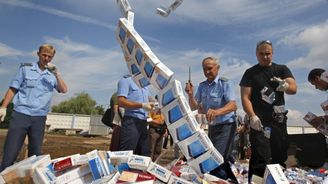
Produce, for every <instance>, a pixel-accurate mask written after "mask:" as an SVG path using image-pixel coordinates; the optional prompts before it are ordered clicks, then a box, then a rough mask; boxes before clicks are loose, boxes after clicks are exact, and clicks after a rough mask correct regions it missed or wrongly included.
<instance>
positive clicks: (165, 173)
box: [147, 162, 172, 182]
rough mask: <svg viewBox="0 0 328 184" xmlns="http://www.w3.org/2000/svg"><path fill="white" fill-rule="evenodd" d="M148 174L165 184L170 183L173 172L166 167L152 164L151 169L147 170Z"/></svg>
mask: <svg viewBox="0 0 328 184" xmlns="http://www.w3.org/2000/svg"><path fill="white" fill-rule="evenodd" d="M147 172H149V173H150V174H152V175H154V176H155V177H156V178H158V179H159V180H161V181H163V182H168V181H169V179H170V177H171V174H172V172H171V171H169V170H167V169H165V168H164V167H162V166H160V165H158V164H156V163H154V162H152V163H150V164H149V167H148V169H147Z"/></svg>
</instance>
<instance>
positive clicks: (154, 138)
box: [149, 127, 164, 162]
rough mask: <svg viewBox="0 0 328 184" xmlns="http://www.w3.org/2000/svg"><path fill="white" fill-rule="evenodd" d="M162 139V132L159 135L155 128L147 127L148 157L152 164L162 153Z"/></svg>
mask: <svg viewBox="0 0 328 184" xmlns="http://www.w3.org/2000/svg"><path fill="white" fill-rule="evenodd" d="M163 137H164V136H163V132H161V133H159V132H157V131H156V128H152V127H149V141H150V152H151V155H150V157H151V159H152V161H153V162H154V161H156V159H157V158H158V156H159V155H160V154H161V152H162V146H163Z"/></svg>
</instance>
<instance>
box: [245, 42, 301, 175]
mask: <svg viewBox="0 0 328 184" xmlns="http://www.w3.org/2000/svg"><path fill="white" fill-rule="evenodd" d="M272 54H273V48H272V43H271V42H270V41H268V40H265V41H260V42H259V43H258V44H257V46H256V57H257V60H258V64H256V65H254V66H253V67H251V68H249V69H247V70H246V72H245V73H244V75H243V77H242V79H241V81H240V84H239V85H240V87H241V99H242V105H243V108H244V111H245V112H246V114H247V115H248V116H249V122H248V123H249V125H250V127H251V131H250V142H251V151H252V156H251V159H250V163H249V179H251V177H252V175H253V174H255V175H258V176H261V177H263V174H264V171H265V167H266V165H267V164H274V163H278V164H280V165H283V166H285V164H284V162H285V161H286V159H287V147H288V141H287V125H286V122H287V116H286V114H287V110H285V107H284V105H285V99H284V94H285V93H286V94H295V93H296V91H297V85H296V82H295V80H294V77H293V75H292V73H291V71H290V70H289V69H288V68H287V66H285V65H279V64H276V63H273V62H272Z"/></svg>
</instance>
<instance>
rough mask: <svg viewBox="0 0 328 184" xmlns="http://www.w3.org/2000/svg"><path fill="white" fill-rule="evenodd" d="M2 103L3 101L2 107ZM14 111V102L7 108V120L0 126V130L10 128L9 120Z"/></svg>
mask: <svg viewBox="0 0 328 184" xmlns="http://www.w3.org/2000/svg"><path fill="white" fill-rule="evenodd" d="M2 102H3V100H2V101H1V103H0V105H2ZM13 109H14V104H13V103H12V102H10V103H9V104H8V106H7V114H6V117H5V120H4V122H2V123H1V124H0V128H8V126H9V120H10V118H11V113H12V112H13Z"/></svg>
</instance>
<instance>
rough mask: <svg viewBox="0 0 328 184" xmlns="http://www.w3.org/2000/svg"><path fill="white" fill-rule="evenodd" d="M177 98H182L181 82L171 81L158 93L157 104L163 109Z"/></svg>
mask: <svg viewBox="0 0 328 184" xmlns="http://www.w3.org/2000/svg"><path fill="white" fill-rule="evenodd" d="M178 96H183V90H182V87H181V82H180V81H178V80H173V81H172V82H170V83H169V84H168V85H167V86H166V87H165V88H164V89H163V90H161V91H160V92H159V96H158V97H159V98H158V102H159V104H160V107H161V108H163V107H165V106H166V105H168V104H169V103H171V102H172V101H173V100H175V99H176V98H177V97H178Z"/></svg>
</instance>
